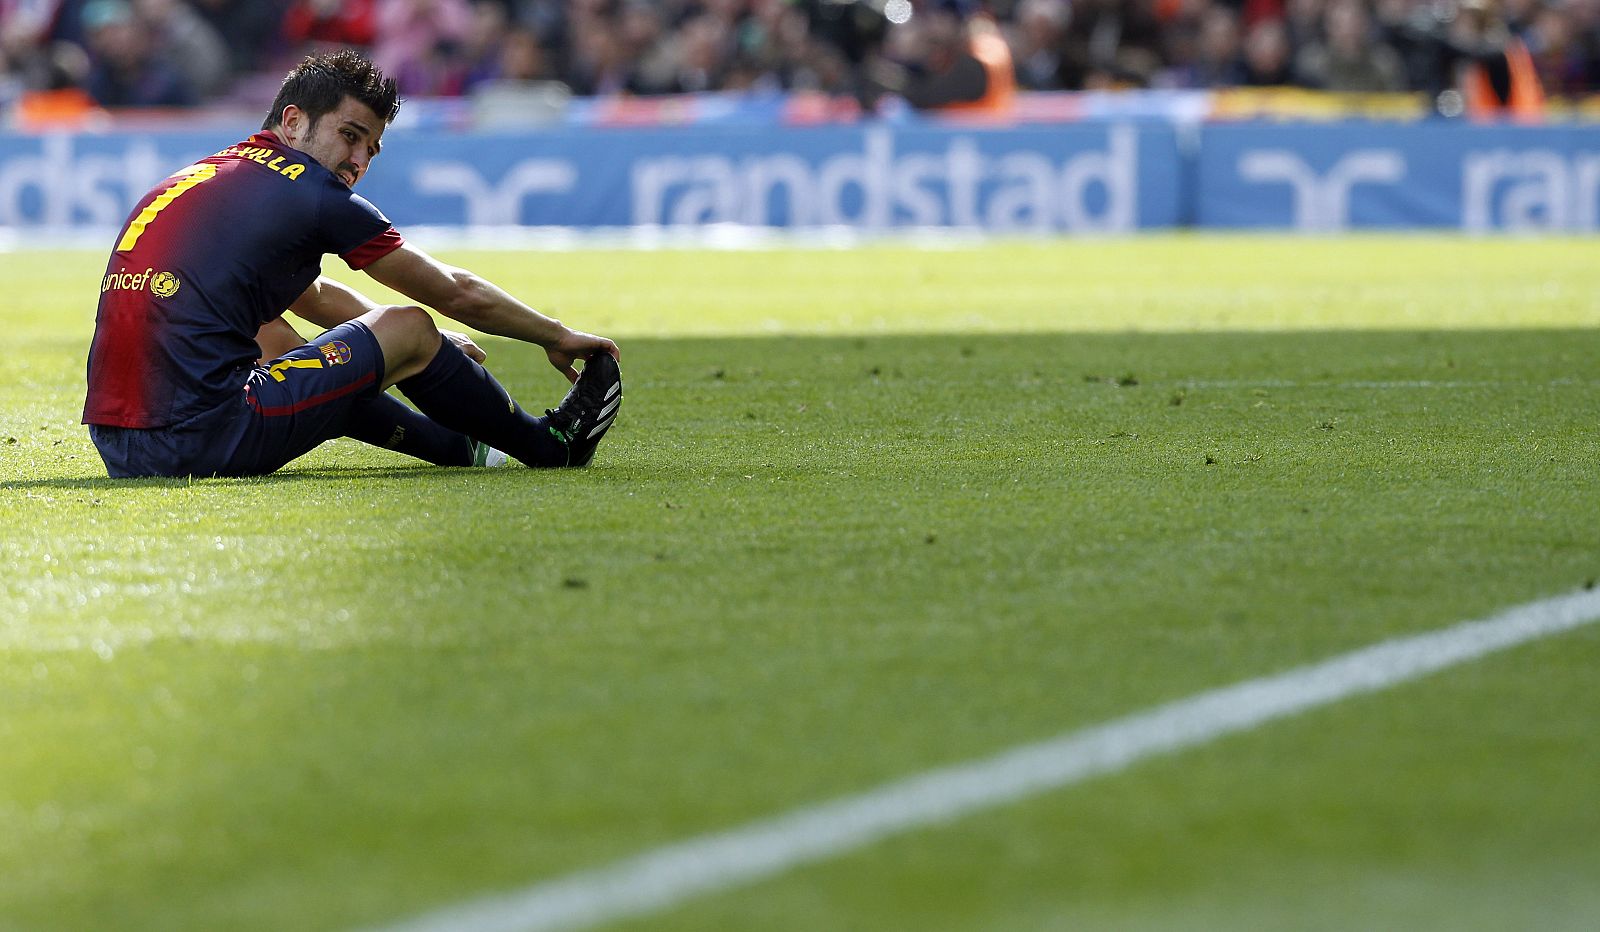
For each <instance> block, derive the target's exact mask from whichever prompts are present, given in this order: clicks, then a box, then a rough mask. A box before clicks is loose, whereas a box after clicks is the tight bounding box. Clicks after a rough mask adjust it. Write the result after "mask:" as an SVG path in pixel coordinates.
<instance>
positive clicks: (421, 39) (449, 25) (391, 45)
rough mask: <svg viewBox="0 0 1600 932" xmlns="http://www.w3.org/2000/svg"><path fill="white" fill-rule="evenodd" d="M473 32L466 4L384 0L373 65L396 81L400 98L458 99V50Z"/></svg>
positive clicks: (460, 1)
mask: <svg viewBox="0 0 1600 932" xmlns="http://www.w3.org/2000/svg"><path fill="white" fill-rule="evenodd" d="M472 26H473V15H472V10H471V8H470V7H468V6H467V0H384V2H382V3H380V4H379V5H378V17H377V30H376V35H375V36H374V38H373V46H372V63H373V64H374V65H377V66H378V67H379V68H381V69H383V71H384V73H385V74H387V75H389V77H391V78H394V79H395V82H396V83H397V84H399V86H400V93H401V94H411V95H414V96H434V97H436V96H440V95H446V94H458V93H460V84H461V78H462V72H463V71H464V68H463V66H462V63H461V62H462V47H463V45H464V44H465V43H466V41H467V38H468V36H469V35H470V34H471V32H472Z"/></svg>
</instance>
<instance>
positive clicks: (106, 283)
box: [100, 269, 183, 298]
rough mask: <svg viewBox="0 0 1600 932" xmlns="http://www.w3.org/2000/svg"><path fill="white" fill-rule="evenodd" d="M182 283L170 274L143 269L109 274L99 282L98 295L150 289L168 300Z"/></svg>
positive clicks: (159, 296) (157, 295)
mask: <svg viewBox="0 0 1600 932" xmlns="http://www.w3.org/2000/svg"><path fill="white" fill-rule="evenodd" d="M182 284H183V283H182V282H181V281H179V280H178V276H176V275H174V274H172V273H171V272H157V271H156V270H155V269H145V270H144V271H143V272H110V273H107V274H106V277H105V279H104V280H102V281H101V282H100V293H101V294H105V293H106V292H108V291H143V290H145V289H146V288H148V289H150V291H151V293H153V294H154V295H155V296H156V297H158V298H170V297H172V296H173V295H175V294H177V293H178V288H179V287H180V286H181V285H182Z"/></svg>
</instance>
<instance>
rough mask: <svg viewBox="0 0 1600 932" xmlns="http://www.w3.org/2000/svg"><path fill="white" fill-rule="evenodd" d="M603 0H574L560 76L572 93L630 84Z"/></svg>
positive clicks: (615, 90) (614, 90)
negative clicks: (586, 0) (585, 0)
mask: <svg viewBox="0 0 1600 932" xmlns="http://www.w3.org/2000/svg"><path fill="white" fill-rule="evenodd" d="M601 6H602V4H588V7H589V8H587V9H586V8H585V5H584V4H581V3H574V4H573V11H572V15H571V18H570V20H569V24H568V28H569V29H570V33H569V39H570V42H571V45H570V47H569V49H568V58H567V67H566V71H565V73H564V74H563V75H562V80H564V81H565V82H566V83H567V86H568V87H570V88H572V92H573V93H574V94H580V95H585V96H593V95H597V94H620V93H623V92H624V91H627V90H629V89H630V88H631V87H632V86H633V85H632V82H633V69H632V68H631V67H630V66H629V64H628V57H627V55H626V53H625V50H624V47H623V45H622V40H621V37H620V36H619V35H618V34H617V32H616V30H615V29H613V28H612V20H611V19H610V17H609V16H608V15H606V13H605V12H604V11H602V10H601V9H599V7H601Z"/></svg>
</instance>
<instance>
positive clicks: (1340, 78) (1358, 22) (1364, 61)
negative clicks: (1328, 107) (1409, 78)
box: [1295, 0, 1405, 93]
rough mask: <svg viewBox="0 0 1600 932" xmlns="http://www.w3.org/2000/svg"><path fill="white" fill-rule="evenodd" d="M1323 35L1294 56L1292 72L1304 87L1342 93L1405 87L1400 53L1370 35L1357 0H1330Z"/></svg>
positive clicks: (1369, 25) (1365, 16)
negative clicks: (1293, 69) (1297, 76)
mask: <svg viewBox="0 0 1600 932" xmlns="http://www.w3.org/2000/svg"><path fill="white" fill-rule="evenodd" d="M1323 35H1324V37H1325V38H1324V39H1323V40H1322V41H1319V42H1314V43H1312V44H1311V45H1308V46H1306V47H1305V48H1303V49H1301V50H1300V54H1299V56H1297V57H1296V58H1295V71H1296V72H1297V73H1298V75H1299V78H1300V81H1301V83H1303V84H1305V85H1306V86H1307V87H1314V88H1318V89H1320V90H1325V91H1340V92H1346V93H1376V92H1380V91H1399V90H1404V89H1405V68H1404V66H1403V65H1402V64H1401V61H1400V55H1399V53H1398V52H1396V51H1395V50H1394V49H1393V48H1391V47H1389V46H1388V45H1386V44H1384V43H1383V42H1382V41H1381V40H1379V39H1378V38H1377V37H1376V36H1374V35H1373V34H1372V24H1371V21H1370V20H1369V19H1368V18H1367V11H1366V7H1364V6H1363V5H1362V4H1361V0H1332V3H1330V4H1329V6H1328V9H1327V12H1326V13H1325V14H1324V15H1323Z"/></svg>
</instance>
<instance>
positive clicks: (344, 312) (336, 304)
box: [256, 276, 485, 362]
mask: <svg viewBox="0 0 1600 932" xmlns="http://www.w3.org/2000/svg"><path fill="white" fill-rule="evenodd" d="M377 307H378V305H377V303H376V302H374V301H373V300H372V299H371V298H368V297H367V296H366V295H364V294H362V293H361V292H359V291H357V290H355V289H354V288H351V287H350V286H349V285H345V284H341V283H339V282H336V281H334V280H333V279H331V278H323V277H321V276H318V277H317V280H316V281H314V282H312V283H311V287H310V288H307V289H306V290H305V292H304V293H302V294H301V295H300V297H298V298H295V299H294V303H293V304H291V305H289V310H291V311H294V313H295V315H296V316H297V317H300V318H301V319H303V320H306V321H309V322H311V323H313V324H316V325H317V326H318V327H321V328H322V329H324V330H328V329H330V328H333V327H337V326H339V325H340V324H342V323H345V322H346V321H351V320H355V319H356V318H357V317H360V316H361V315H362V314H365V313H366V312H368V311H371V310H376V309H377ZM274 324H282V325H283V328H282V329H286V330H287V331H288V332H289V333H294V328H292V327H290V326H289V325H288V324H287V323H285V322H284V320H283V318H281V317H280V318H278V319H277V320H276V321H273V322H272V323H269V324H267V326H266V327H263V328H261V329H262V331H263V332H266V331H267V329H268V328H270V327H273V325H274ZM278 332H279V333H281V332H282V330H279V331H278ZM439 332H440V333H441V334H443V335H444V336H445V338H447V339H448V340H449V341H450V342H452V343H454V344H455V345H456V346H459V347H460V348H461V351H462V352H464V353H466V354H467V355H468V356H469V357H471V358H472V360H473V361H474V362H483V360H484V358H485V357H484V352H483V350H482V349H481V348H479V346H478V344H476V343H474V342H472V338H471V337H469V336H467V335H466V334H464V333H456V332H455V331H454V330H440V331H439ZM256 342H257V343H261V337H260V336H259V335H258V336H257V337H256ZM304 342H305V341H304V340H297V341H296V342H295V343H294V344H293V345H291V346H290V347H289V349H293V348H294V347H295V346H298V345H300V344H301V343H304ZM262 345H263V346H264V345H265V344H262ZM289 349H284V350H282V351H281V352H278V353H274V354H273V355H272V356H268V357H266V358H268V359H271V358H273V357H275V356H280V355H282V354H283V353H287V352H288V351H289Z"/></svg>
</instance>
